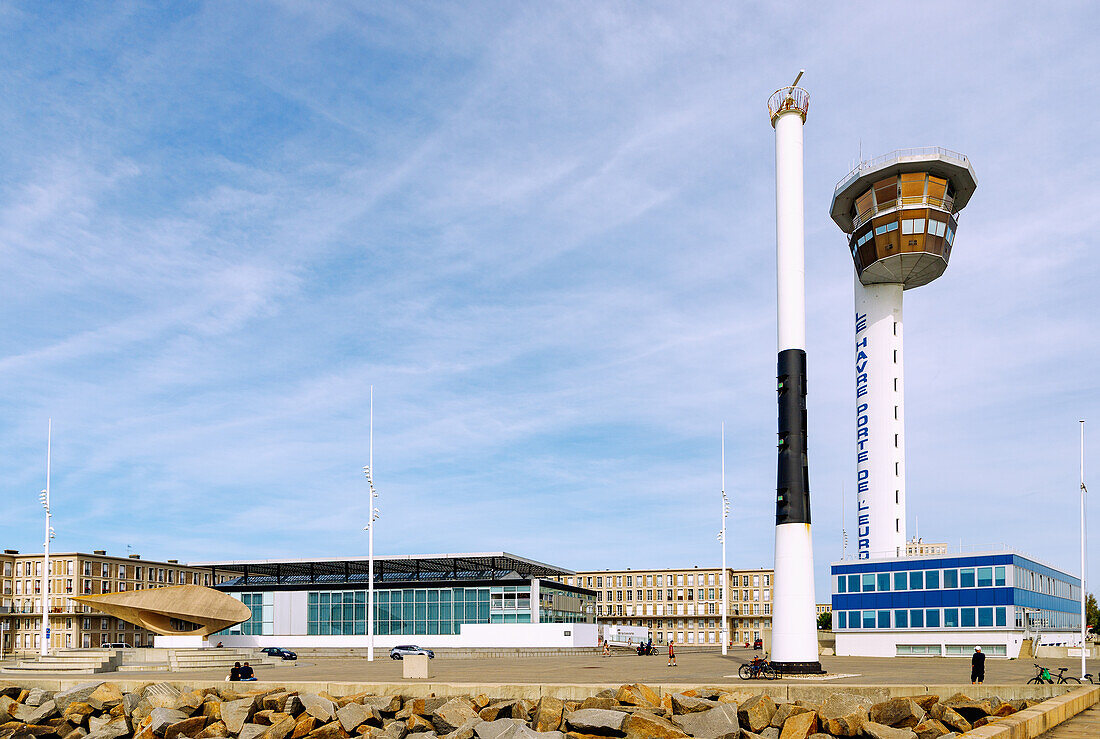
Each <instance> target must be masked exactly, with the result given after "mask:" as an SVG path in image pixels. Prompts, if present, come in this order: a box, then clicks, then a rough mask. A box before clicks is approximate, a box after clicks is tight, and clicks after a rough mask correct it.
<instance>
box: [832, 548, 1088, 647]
mask: <svg viewBox="0 0 1100 739" xmlns="http://www.w3.org/2000/svg"><path fill="white" fill-rule="evenodd" d="M831 572H832V606H833V630H834V632H835V634H836V653H837V654H838V655H842V656H865V657H895V656H897V657H903V656H906V657H907V656H944V657H951V656H969V655H970V654H971V653H972V652H973V651H974V647H975V646H981V648H982V651H984V652H985V653H986V654H987V655H989V656H990V657H1018V656H1020V648H1021V645H1023V644H1024V642H1025V640H1027V639H1030V640H1032V642H1033V643H1036V644H1043V645H1079V644H1080V633H1081V631H1080V630H1081V610H1080V609H1081V581H1080V579H1079V578H1077V577H1074V576H1073V575H1069V574H1067V573H1065V572H1063V571H1061V570H1058V569H1055V568H1053V567H1050V566H1048V565H1044V564H1042V563H1040V562H1037V561H1035V560H1034V559H1031V558H1029V557H1026V556H1023V555H1020V554H1017V553H1015V552H1011V551H1007V550H1004V551H997V552H984V553H980V554H937V555H931V556H923V557H921V556H918V557H903V558H898V557H887V558H881V559H862V560H856V561H845V562H837V563H834V564H833V565H832V569H831ZM1025 656H1026V655H1025Z"/></svg>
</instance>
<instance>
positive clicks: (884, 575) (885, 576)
mask: <svg viewBox="0 0 1100 739" xmlns="http://www.w3.org/2000/svg"><path fill="white" fill-rule="evenodd" d="M877 577H878V586H877V588H876V589H877V590H878V591H879V592H881V593H885V592H887V591H889V590H890V573H889V572H880V573H878V576H877Z"/></svg>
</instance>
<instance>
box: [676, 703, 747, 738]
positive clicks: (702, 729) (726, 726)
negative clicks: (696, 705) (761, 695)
mask: <svg viewBox="0 0 1100 739" xmlns="http://www.w3.org/2000/svg"><path fill="white" fill-rule="evenodd" d="M672 723H674V724H676V725H677V726H679V727H680V728H681V729H682V730H683V731H685V732H686V733H688V734H691V735H692V736H693V737H697V738H698V739H738V737H739V736H740V733H741V725H740V723H739V722H738V720H737V704H736V703H722V704H720V705H719V706H718V707H717V708H712V709H711V710H709V711H699V712H696V713H685V714H681V715H679V716H673V717H672Z"/></svg>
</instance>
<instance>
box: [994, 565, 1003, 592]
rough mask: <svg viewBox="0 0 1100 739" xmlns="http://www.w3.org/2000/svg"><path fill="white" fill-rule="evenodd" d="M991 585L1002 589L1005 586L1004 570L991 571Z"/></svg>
mask: <svg viewBox="0 0 1100 739" xmlns="http://www.w3.org/2000/svg"><path fill="white" fill-rule="evenodd" d="M993 584H994V585H996V586H997V587H1003V586H1004V584H1005V568H1004V567H998V568H996V569H995V570H994V571H993Z"/></svg>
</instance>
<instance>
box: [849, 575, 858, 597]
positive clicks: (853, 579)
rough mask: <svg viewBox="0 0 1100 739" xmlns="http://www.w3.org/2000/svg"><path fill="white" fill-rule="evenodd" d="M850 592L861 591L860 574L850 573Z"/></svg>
mask: <svg viewBox="0 0 1100 739" xmlns="http://www.w3.org/2000/svg"><path fill="white" fill-rule="evenodd" d="M848 592H849V593H858V592H859V575H848Z"/></svg>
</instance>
